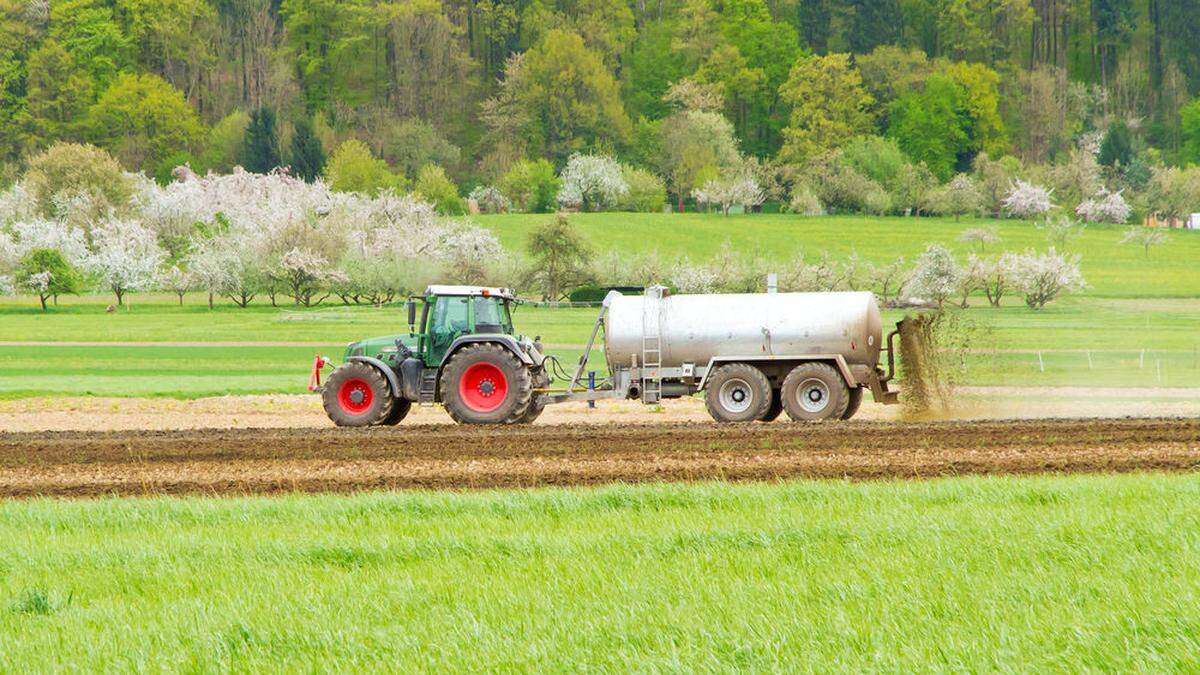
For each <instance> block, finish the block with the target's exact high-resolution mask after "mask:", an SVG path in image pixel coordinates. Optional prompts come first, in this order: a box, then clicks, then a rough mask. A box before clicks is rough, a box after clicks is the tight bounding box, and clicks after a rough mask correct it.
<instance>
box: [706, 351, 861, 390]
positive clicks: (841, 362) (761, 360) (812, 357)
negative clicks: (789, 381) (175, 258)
mask: <svg viewBox="0 0 1200 675" xmlns="http://www.w3.org/2000/svg"><path fill="white" fill-rule="evenodd" d="M780 361H782V362H787V363H795V364H796V365H799V364H801V363H828V364H829V365H831V366H833V367H834V368H836V369H837V371H838V372H839V373H841V374H842V379H844V380H845V381H846V386H848V387H850V388H854V387H857V386H859V385H860V384H861V383H860V382H859V381H858V378H856V377H854V374H853V373H851V372H850V366H849V365H848V364H847V363H846V358H845V357H844V356H842V355H841V354H804V355H802V356H761V355H755V356H721V357H717V358H713V359H711V360H710V361H709V362H708V368H707V369H706V370H705V371H704V377H703V378H702V379H701V380H700V384H699V387H698V388H699V390H700V391H703V390H704V387H705V386H706V385H707V384H708V378H709V377H710V376H711V375H712V373H713V371H714V370H716V368H717V367H718V366H721V365H724V364H726V363H749V364H750V365H763V364H766V363H778V362H780Z"/></svg>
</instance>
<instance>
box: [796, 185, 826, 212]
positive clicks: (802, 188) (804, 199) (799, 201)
mask: <svg viewBox="0 0 1200 675" xmlns="http://www.w3.org/2000/svg"><path fill="white" fill-rule="evenodd" d="M787 210H788V211H790V212H791V213H798V214H800V215H802V216H823V215H825V207H824V206H821V200H820V198H818V197H817V193H815V192H813V189H812V188H810V187H809V186H808V185H806V184H803V183H802V184H799V185H796V186H795V187H794V188H792V197H791V199H790V200H788V205H787Z"/></svg>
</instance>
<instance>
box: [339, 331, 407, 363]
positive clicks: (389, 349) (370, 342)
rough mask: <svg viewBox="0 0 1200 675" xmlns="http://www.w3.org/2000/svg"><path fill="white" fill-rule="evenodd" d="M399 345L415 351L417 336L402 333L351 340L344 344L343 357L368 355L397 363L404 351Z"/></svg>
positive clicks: (386, 361) (401, 358)
mask: <svg viewBox="0 0 1200 675" xmlns="http://www.w3.org/2000/svg"><path fill="white" fill-rule="evenodd" d="M400 345H402V346H404V347H407V348H408V349H409V350H410V351H412V352H416V351H417V336H416V335H413V334H411V333H404V334H401V335H383V336H380V337H373V338H367V339H366V340H359V341H358V342H351V343H350V344H348V345H346V354H345V358H347V359H348V358H350V357H351V356H370V357H373V358H377V359H379V360H380V361H383V362H385V363H389V364H391V365H399V363H400V361H402V360H403V352H404V350H403V349H401V348H400ZM343 360H344V359H343Z"/></svg>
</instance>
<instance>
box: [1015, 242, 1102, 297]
mask: <svg viewBox="0 0 1200 675" xmlns="http://www.w3.org/2000/svg"><path fill="white" fill-rule="evenodd" d="M1011 262H1012V269H1011V274H1012V280H1013V286H1014V287H1015V288H1017V289H1018V290H1019V291H1020V292H1021V293H1023V294H1024V295H1025V304H1026V305H1028V306H1029V307H1030V308H1032V309H1041V308H1043V307H1045V306H1046V305H1047V304H1049V303H1050V302H1053V301H1054V300H1055V299H1057V298H1058V297H1059V296H1061V295H1063V294H1064V293H1071V292H1074V291H1080V290H1083V289H1084V288H1086V287H1087V284H1086V283H1085V282H1084V280H1083V274H1082V273H1080V271H1079V256H1078V255H1074V256H1064V255H1062V254H1060V253H1058V252H1057V251H1055V250H1054V249H1053V248H1051V249H1050V250H1049V251H1047V252H1046V253H1035V252H1033V251H1028V252H1026V253H1022V254H1018V255H1015V256H1013V257H1012V260H1011Z"/></svg>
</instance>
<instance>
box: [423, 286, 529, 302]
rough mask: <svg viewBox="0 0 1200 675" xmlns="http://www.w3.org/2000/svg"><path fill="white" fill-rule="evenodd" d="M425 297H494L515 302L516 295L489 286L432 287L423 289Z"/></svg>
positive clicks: (504, 289) (509, 291) (507, 289)
mask: <svg viewBox="0 0 1200 675" xmlns="http://www.w3.org/2000/svg"><path fill="white" fill-rule="evenodd" d="M425 295H451V296H453V295H468V296H475V295H481V296H494V297H498V298H504V299H506V300H515V299H516V297H517V296H516V294H515V293H513V292H512V289H510V288H495V287H491V286H446V285H433V286H430V287H429V288H426V289H425Z"/></svg>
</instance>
